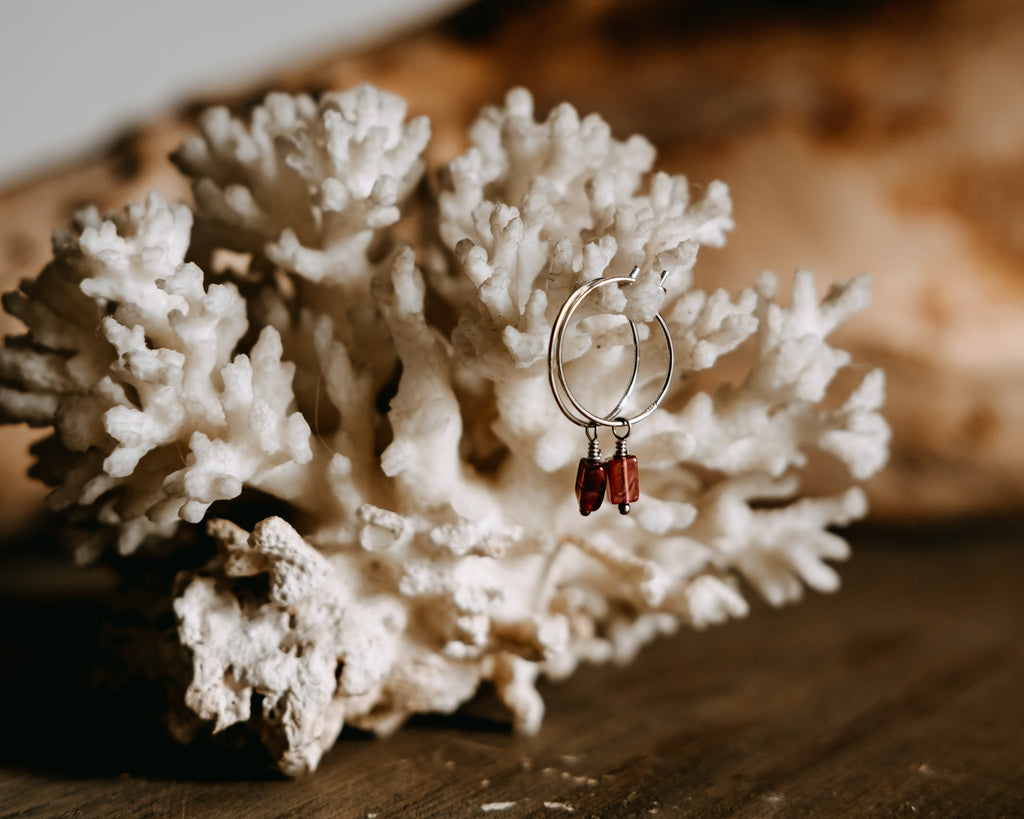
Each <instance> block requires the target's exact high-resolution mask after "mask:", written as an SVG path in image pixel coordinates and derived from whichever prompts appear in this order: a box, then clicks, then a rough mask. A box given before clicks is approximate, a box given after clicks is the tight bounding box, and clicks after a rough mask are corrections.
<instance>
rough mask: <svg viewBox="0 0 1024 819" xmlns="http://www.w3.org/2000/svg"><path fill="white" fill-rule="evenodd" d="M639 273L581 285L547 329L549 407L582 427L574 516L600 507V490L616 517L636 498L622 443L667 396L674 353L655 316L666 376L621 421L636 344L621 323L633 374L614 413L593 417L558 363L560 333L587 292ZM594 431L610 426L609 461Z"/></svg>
mask: <svg viewBox="0 0 1024 819" xmlns="http://www.w3.org/2000/svg"><path fill="white" fill-rule="evenodd" d="M639 273H640V268H639V267H634V268H633V270H632V271H631V272H630V274H629V275H628V276H611V277H609V278H604V279H592V280H590V281H588V282H584V283H583V284H582V285H580V286H579V287H578V288H577V289H576V290H575V291H574V292H573V293H572V294H571V295H570V296H569V298H568V299H566V300H565V303H564V304H563V305H562V308H561V309H560V310H559V312H558V316H557V317H556V318H555V322H554V324H553V325H552V327H551V338H550V341H549V344H548V382H549V384H550V385H551V394H552V395H553V396H554V397H555V403H557V404H558V408H559V409H560V410H561V411H562V414H563V415H564V416H565V417H566V418H568V419H569V420H570V421H572V422H573V423H574V424H576V425H577V426H581V427H584V428H585V429H586V432H587V441H588V449H587V456H586V457H585V458H581V459H580V463H579V468H578V469H577V472H576V500H577V502H578V503H579V509H580V514H581V515H584V516H586V515H589V514H590V513H591V512H593V511H596V510H597V509H598V508H599V507H600V506H601V502H602V501H603V499H604V494H605V488H607V489H608V495H609V498H610V500H611V502H612V503H615V504H616V505H618V507H619V512H620V513H621V514H623V515H625V514H628V513H629V510H630V504H631V503H634V502H636V501H637V500H638V499H639V497H640V480H639V471H638V468H637V459H636V456H635V455H630V454H629V452H628V451H627V445H626V440H627V439H628V438H629V434H630V432H631V431H632V427H633V424H635V423H637V422H639V421H642V420H644V419H645V418H647V416H649V415H650V414H651V413H652V412H654V410H656V409H657V408H658V406H659V405H660V404H661V402H662V401H663V400H664V398H665V396H666V395H667V394H668V391H669V388H670V387H671V386H672V376H673V374H674V372H675V349H674V348H673V346H672V336H671V334H670V333H669V330H668V325H667V324H666V323H665V320H664V319H663V318H662V317H661V314H660V313H658V314H656V315H655V319H656V320H657V322H658V325H659V326H660V327H661V331H662V333H663V334H664V336H665V345H666V348H667V350H668V372H667V373H666V376H665V382H664V383H663V384H662V387H661V390H660V392H659V393H658V395H657V397H656V398H655V399H654V401H652V402H651V403H650V404H648V405H647V407H645V408H644V409H643V410H642V411H640V412H638V413H637V414H636V415H633V416H631V417H626V416H625V415H623V414H622V411H623V408H624V407H625V406H626V404H627V403H628V402H629V399H630V398H631V397H632V394H633V390H634V388H635V387H636V382H637V377H638V373H639V366H640V342H639V336H638V335H637V330H636V325H635V324H634V323H633V322H632V321H629V320H628V319H627V321H629V326H630V330H631V332H632V336H633V345H634V359H633V374H632V377H631V378H630V382H629V384H628V385H627V387H626V390H625V392H624V393H623V395H622V398H621V399H619V403H618V404H617V405H616V406H615V408H614V409H613V410H612V411H611V412H609V413H608V414H607V415H597V414H595V413H592V412H591V411H590V410H588V409H587V408H586V407H584V406H583V405H582V404H581V403H580V402H579V400H578V399H577V398H576V396H575V395H574V394H573V391H572V389H571V388H570V387H569V383H568V381H567V380H566V377H565V366H564V362H563V360H562V345H563V342H564V341H565V331H566V329H567V328H568V326H569V320H570V319H571V318H572V315H573V313H575V312H576V310H577V309H578V308H579V307H580V305H581V304H582V303H583V301H584V300H585V299H586V298H587V297H588V296H590V295H591V294H592V293H593V292H595V291H596V290H598V289H599V288H601V287H606V286H608V285H612V284H633V283H635V282H636V279H637V276H638V275H639ZM667 276H668V273H667V272H663V273H662V275H661V281H660V282H659V284H660V286H661V287H662V289H664V284H665V279H666V278H667ZM599 426H607V427H611V428H612V435H613V436H614V437H615V457H614V458H612V459H611V460H610V461H603V460H602V459H601V446H600V444H599V443H598V440H597V430H598V427H599ZM622 427H624V428H625V432H623V433H622V434H621V435H620V434H619V433H618V432H617V430H618V429H620V428H622Z"/></svg>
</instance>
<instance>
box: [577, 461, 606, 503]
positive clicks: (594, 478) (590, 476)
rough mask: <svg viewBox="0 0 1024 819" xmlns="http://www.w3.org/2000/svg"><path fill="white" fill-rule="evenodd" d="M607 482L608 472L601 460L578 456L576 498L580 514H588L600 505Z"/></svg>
mask: <svg viewBox="0 0 1024 819" xmlns="http://www.w3.org/2000/svg"><path fill="white" fill-rule="evenodd" d="M607 484H608V472H607V471H606V470H605V465H604V462H603V461H595V460H594V459H593V458H580V466H579V469H577V470H576V500H577V501H579V504H580V514H581V515H584V516H586V515H589V514H590V513H591V512H593V511H595V510H597V509H599V508H600V507H601V501H603V500H604V489H605V486H607Z"/></svg>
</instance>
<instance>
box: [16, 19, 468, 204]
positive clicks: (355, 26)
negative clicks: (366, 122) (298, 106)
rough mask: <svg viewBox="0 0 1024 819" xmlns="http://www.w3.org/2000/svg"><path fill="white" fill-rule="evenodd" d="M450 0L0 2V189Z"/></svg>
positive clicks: (391, 28)
mask: <svg viewBox="0 0 1024 819" xmlns="http://www.w3.org/2000/svg"><path fill="white" fill-rule="evenodd" d="M459 4H460V0H369V1H368V2H367V1H366V0H363V2H359V1H358V0H274V1H271V0H250V2H241V1H240V0H169V1H168V0H164V2H152V1H151V0H145V1H143V0H135V1H134V2H132V0H0V185H2V184H10V183H15V182H17V180H18V179H19V178H21V177H24V176H28V175H30V174H32V173H33V172H36V171H38V170H39V169H41V168H42V167H44V166H45V165H46V164H48V163H51V162H54V161H59V160H60V159H61V158H65V157H73V156H74V155H75V154H77V153H80V152H81V151H83V150H86V149H88V148H90V147H92V146H94V145H95V144H97V143H99V142H101V141H102V140H103V139H105V138H108V137H111V136H113V135H115V134H117V133H118V132H119V131H121V130H122V129H123V128H124V127H125V126H126V125H127V124H130V123H131V122H132V121H134V120H137V119H140V118H144V117H146V116H147V115H149V114H152V113H153V112H156V111H159V110H160V109H162V108H165V107H166V106H168V105H170V104H173V103H175V102H177V101H179V100H183V99H186V98H188V96H189V95H190V93H193V92H196V91H200V90H205V91H210V90H216V89H217V88H219V87H228V86H230V85H232V84H233V83H238V82H241V81H244V80H246V79H258V78H260V77H263V76H268V75H270V74H272V73H273V72H274V70H275V69H276V68H279V67H280V66H282V65H285V64H286V63H287V62H288V61H289V60H294V59H297V58H301V57H302V56H303V55H306V56H310V57H315V56H317V55H318V54H319V53H324V52H326V51H328V50H330V49H332V48H337V47H339V46H341V47H344V46H347V45H355V44H357V43H360V42H365V41H368V40H373V39H375V38H380V37H384V36H385V35H387V34H389V33H391V32H393V31H396V30H400V29H402V28H406V27H409V26H412V25H415V24H417V23H420V22H424V21H426V20H428V19H430V18H432V17H435V16H439V15H441V14H443V13H444V12H445V11H447V10H449V9H451V8H453V7H455V6H457V5H459Z"/></svg>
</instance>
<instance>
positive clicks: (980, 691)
mask: <svg viewBox="0 0 1024 819" xmlns="http://www.w3.org/2000/svg"><path fill="white" fill-rule="evenodd" d="M1022 44H1024V4H1021V3H1019V2H1017V1H1016V0H944V1H943V0H935V2H923V0H906V1H905V2H898V3H896V2H893V3H884V2H878V1H877V0H860V2H855V0H842V1H841V2H834V3H828V4H826V3H819V2H807V0H803V1H801V0H774V2H758V0H721V1H720V2H715V1H714V0H678V1H677V2H666V0H637V2H632V3H621V2H614V0H552V1H551V2H539V0H493V1H492V2H488V1H487V0H484V2H478V3H476V4H474V5H472V6H469V7H467V8H466V9H465V10H464V11H462V12H460V13H459V14H457V15H455V16H454V17H452V18H450V19H448V20H447V21H445V22H443V23H441V24H439V25H435V26H432V27H428V28H423V29H419V30H416V31H411V32H408V33H407V34H405V35H402V36H398V37H395V38H394V39H392V40H390V41H387V42H384V43H379V44H376V45H373V46H370V47H367V48H366V49H365V50H363V51H361V52H356V53H352V52H348V53H343V54H336V55H326V56H321V57H320V58H318V59H315V60H310V62H309V63H308V64H305V65H296V66H294V68H293V70H291V71H289V72H287V73H285V74H282V75H281V76H275V77H269V78H263V79H262V80H259V81H255V80H254V82H253V83H252V85H251V86H250V87H246V88H239V89H235V90H232V91H228V92H225V91H218V92H216V93H214V92H211V93H210V94H209V95H208V97H207V98H205V99H201V100H196V101H195V102H194V104H192V105H189V106H186V107H184V108H182V109H181V110H175V111H168V112H167V113H166V115H164V116H163V117H159V118H155V119H153V120H152V121H148V122H144V123H142V124H140V125H139V127H138V128H137V129H135V130H133V131H132V132H131V133H126V134H125V135H124V136H123V138H122V139H121V140H119V141H118V142H117V143H116V144H113V145H110V146H108V147H107V148H106V149H105V150H102V151H97V152H92V153H84V154H82V155H81V156H78V157H69V158H68V159H67V161H66V162H65V163H63V164H61V165H59V166H55V167H53V168H52V170H51V171H50V172H48V173H45V174H43V175H40V176H36V177H33V178H28V179H25V180H23V181H22V182H21V183H19V184H17V185H12V186H10V187H8V188H7V189H6V190H0V285H2V287H3V289H8V288H10V287H12V286H14V284H15V283H16V281H17V280H18V279H20V278H22V277H26V276H34V275H35V274H36V273H37V272H38V271H39V270H40V269H41V267H42V265H43V264H44V263H45V262H46V260H47V258H48V256H49V248H48V235H49V232H50V231H51V230H52V229H53V228H55V227H58V226H61V225H63V224H65V223H66V222H67V220H68V218H69V216H70V214H71V213H72V211H73V210H74V209H76V208H78V207H80V206H81V205H83V204H86V203H95V204H97V205H98V206H99V207H101V208H121V207H122V206H123V205H124V204H125V203H126V202H128V201H135V200H139V199H141V198H142V197H144V196H145V194H146V192H147V191H148V190H150V189H153V188H156V189H159V190H160V191H162V192H163V193H164V194H165V195H166V196H168V197H169V198H186V197H188V195H189V194H188V191H187V189H186V186H185V185H184V184H183V181H182V180H181V178H180V177H179V175H178V174H177V172H176V171H175V170H174V169H173V168H172V166H171V165H170V163H169V162H168V160H167V154H168V153H169V152H170V151H171V150H172V149H173V148H175V147H176V146H177V145H178V143H179V142H180V141H181V139H182V138H183V137H184V135H185V134H187V133H188V132H189V131H190V129H191V128H192V123H193V121H194V117H195V115H196V113H197V112H198V111H199V110H200V109H201V108H202V107H203V106H205V105H207V104H211V103H220V102H224V103H227V104H229V105H231V106H233V107H235V108H236V109H238V110H244V109H245V108H246V107H247V106H249V105H251V104H252V103H253V102H256V101H258V100H259V99H261V98H262V96H263V94H264V93H265V92H266V91H267V90H270V89H273V88H281V89H287V90H293V91H296V90H308V91H314V92H315V91H318V90H323V89H329V88H343V87H348V86H351V85H353V84H354V83H357V82H361V81H370V82H373V83H376V84H378V85H380V86H382V87H384V88H387V89H389V90H392V91H395V92H397V93H400V94H402V95H404V96H405V97H406V98H407V99H408V100H409V103H410V108H411V113H413V114H420V113H425V114H428V115H430V116H431V118H432V120H433V127H434V133H435V138H434V140H433V142H432V145H431V148H430V159H431V161H432V162H433V163H434V165H435V166H436V165H437V164H439V163H441V162H444V161H446V160H448V159H450V158H451V157H452V156H454V155H455V154H456V153H457V152H459V151H460V150H462V148H463V147H464V142H463V140H464V137H463V134H464V131H465V127H466V126H467V125H468V124H469V123H470V122H471V120H472V119H473V117H474V116H475V114H476V112H477V110H478V109H479V107H480V106H482V105H484V104H488V103H496V102H500V101H501V99H502V98H503V96H504V94H505V92H506V90H507V89H508V88H509V87H511V86H513V85H523V86H526V87H528V88H530V89H531V90H532V91H533V93H534V95H535V97H536V100H537V106H538V111H539V112H540V113H542V114H543V113H545V112H546V111H547V110H548V109H549V108H550V107H551V106H552V105H554V104H556V103H558V102H561V101H563V100H567V101H569V102H571V103H573V104H574V105H575V106H577V108H578V109H579V110H580V111H581V112H582V113H589V112H598V113H600V114H601V115H602V116H604V117H605V118H606V119H607V120H609V121H610V123H611V125H612V127H613V129H614V131H615V133H616V135H618V136H620V137H623V138H624V137H626V136H627V135H629V134H631V133H642V134H644V135H646V136H647V137H649V138H650V139H651V140H652V141H653V142H654V143H655V145H656V147H657V148H658V150H659V154H660V156H659V161H658V166H659V167H660V168H662V169H664V170H668V171H671V172H675V173H685V174H687V175H688V176H689V177H690V178H691V180H692V181H693V182H694V183H695V184H697V185H702V184H706V183H707V182H708V181H710V180H712V179H716V178H717V179H722V180H724V181H726V182H727V183H728V184H729V185H730V187H731V189H732V192H733V196H734V200H735V217H736V222H737V228H736V230H735V231H734V232H733V234H732V236H731V239H730V242H729V245H728V246H727V247H726V248H725V249H723V250H708V249H705V250H702V252H701V256H700V258H699V260H698V264H697V283H698V285H699V286H702V287H707V288H713V287H718V286H723V287H727V288H730V289H737V288H739V287H742V286H746V285H748V284H749V283H750V282H751V281H752V280H753V278H754V276H755V275H756V274H757V273H758V272H759V271H760V270H761V269H764V268H770V269H774V270H775V271H776V272H778V273H780V274H781V275H782V276H783V278H785V277H786V276H787V275H788V274H789V273H790V272H791V271H792V270H793V269H795V268H796V267H800V266H805V267H809V268H812V269H814V270H815V271H816V272H817V273H818V274H819V276H820V277H821V279H822V285H823V286H824V282H826V281H829V280H833V279H839V278H847V277H850V276H852V275H855V274H857V273H859V272H860V271H862V270H868V271H870V272H872V273H873V274H874V276H875V283H876V296H875V300H874V304H873V306H872V307H871V309H870V311H869V312H868V313H867V314H865V315H862V316H859V317H856V318H855V319H853V320H852V321H851V322H849V324H848V325H847V326H846V327H845V328H844V329H843V330H842V334H841V341H842V344H843V345H845V346H847V347H849V348H850V349H852V350H853V352H854V354H855V356H856V358H857V359H858V360H859V361H860V362H862V363H863V364H864V365H882V366H884V367H885V368H886V370H887V371H888V375H889V396H890V397H889V401H888V406H887V410H886V412H887V416H888V417H889V419H890V421H891V423H892V425H893V429H894V438H893V457H892V462H891V465H890V467H889V468H888V469H887V470H886V471H885V472H884V473H883V474H882V475H881V476H879V477H878V478H877V479H876V480H874V481H873V482H872V483H871V485H870V492H871V495H872V502H873V514H874V515H875V516H876V517H877V518H878V519H880V520H885V521H899V522H903V523H906V522H909V521H915V520H916V521H932V522H933V523H934V522H940V521H948V519H949V518H951V517H955V516H969V517H971V518H977V517H978V516H982V515H1004V514H1007V513H1009V514H1013V513H1018V514H1019V512H1020V510H1021V508H1022V501H1024V468H1022V466H1024V440H1022V438H1024V429H1022V425H1021V423H1020V422H1021V420H1022V419H1024V275H1022V270H1024V48H1022ZM4 322H5V323H4ZM0 327H2V328H3V329H4V331H5V332H16V331H17V328H16V326H15V325H14V323H13V322H12V321H10V320H9V319H8V318H7V317H6V316H5V317H3V318H2V319H0ZM31 435H32V434H31V433H29V432H27V431H26V430H24V429H20V428H15V427H5V428H0V453H2V457H0V481H3V490H2V491H0V530H7V531H9V530H10V529H11V528H13V527H15V526H17V525H20V524H21V523H23V522H25V521H26V520H27V519H28V517H29V516H31V515H32V514H33V512H34V511H35V510H37V509H38V504H39V501H40V499H41V497H42V490H41V489H40V488H39V487H36V486H35V485H33V484H32V483H30V482H29V481H28V480H27V479H25V478H24V470H25V468H26V466H27V463H28V458H27V453H26V443H27V440H28V439H29V438H30V437H31ZM943 528H947V527H945V526H942V527H939V528H932V529H928V530H925V531H921V532H916V533H913V532H908V531H907V530H896V531H893V530H890V531H889V533H888V534H882V533H879V531H877V530H864V529H861V530H860V531H859V532H855V533H854V536H853V541H854V546H855V549H854V559H853V561H852V563H851V565H849V566H847V567H844V569H843V578H844V589H843V590H842V591H841V592H839V594H838V595H836V596H826V597H820V596H815V597H814V599H811V600H809V601H807V602H806V603H804V604H801V605H800V606H795V607H790V608H787V609H784V610H782V611H778V612H773V611H766V610H764V608H763V607H759V608H758V609H756V610H755V612H754V613H753V614H752V615H751V617H750V618H748V619H747V620H745V621H743V622H740V623H733V624H729V625H727V626H723V627H721V628H718V629H714V630H712V631H710V632H708V633H706V634H694V633H690V632H687V633H685V634H681V635H679V636H677V637H675V638H672V639H670V640H664V641H662V642H660V643H659V644H658V646H657V647H656V648H653V649H651V650H648V651H646V652H644V653H643V654H642V655H641V657H640V658H639V660H638V661H637V663H635V664H633V665H631V666H629V667H626V668H614V667H605V668H600V669H589V668H587V669H581V670H580V672H579V673H578V674H577V675H576V676H574V677H573V678H572V680H571V681H569V682H567V683H564V684H561V685H557V686H551V685H548V686H545V688H544V695H545V699H546V701H547V704H548V709H549V713H548V717H547V721H546V722H545V726H544V729H543V730H542V732H541V734H540V735H538V736H537V737H533V738H526V737H515V736H513V735H511V734H510V733H509V732H508V730H507V726H505V725H504V723H503V722H501V720H500V719H497V720H496V719H495V718H494V716H493V714H492V713H491V712H489V711H488V710H487V707H486V703H483V704H481V703H479V702H478V703H475V704H474V705H472V706H471V707H470V708H469V709H468V711H466V712H463V713H462V714H461V715H458V716H456V717H453V718H445V719H437V718H432V717H427V718H424V719H422V720H416V721H414V723H413V724H412V725H411V726H409V727H407V728H405V729H403V730H402V731H400V732H399V733H398V734H397V735H396V736H395V737H394V738H393V739H391V740H387V741H382V742H376V741H368V740H367V739H366V738H364V737H359V736H354V737H353V736H351V735H350V733H346V735H345V737H347V739H346V738H343V739H342V741H341V742H340V743H339V746H338V747H337V748H335V749H334V750H332V751H331V752H330V753H329V754H328V755H327V756H326V757H325V760H324V763H323V765H322V768H321V770H320V772H319V773H318V774H316V775H315V776H314V777H311V778H309V779H305V780H299V781H295V782H282V781H279V780H276V779H273V778H270V779H262V778H260V777H255V775H254V773H253V770H254V769H253V767H252V760H251V759H242V760H237V759H234V758H232V757H226V756H225V755H224V754H223V753H222V752H221V751H213V752H212V753H211V751H210V749H203V748H198V749H196V748H190V749H178V748H175V747H172V744H171V743H170V741H169V740H168V739H167V738H166V736H165V734H164V732H163V731H162V729H160V728H158V727H154V726H153V725H152V724H151V722H150V718H151V717H152V713H151V711H146V710H143V711H142V712H139V711H138V710H133V709H132V705H131V704H130V703H127V702H125V701H124V700H122V699H115V700H109V699H107V698H105V697H104V696H103V695H101V694H100V693H98V692H97V691H96V690H95V689H94V688H93V686H92V682H91V680H90V677H89V667H90V664H91V662H92V661H93V659H94V655H95V650H96V649H95V639H96V631H97V629H98V627H99V624H100V622H101V621H102V619H103V608H104V601H105V600H106V598H107V597H108V596H109V595H110V593H111V591H112V584H113V582H114V581H113V579H112V578H111V577H109V576H108V575H105V574H103V573H102V571H100V570H93V571H92V572H83V571H79V570H73V569H71V568H70V567H68V566H67V565H66V564H64V563H61V562H58V561H57V560H56V559H55V558H53V557H49V558H47V557H46V556H45V554H43V556H42V557H40V555H41V553H45V550H41V549H39V546H40V544H45V543H48V542H50V541H52V535H46V534H44V533H37V532H33V533H31V534H29V535H28V536H26V537H22V538H20V539H18V540H12V539H10V538H4V539H3V540H2V542H0V546H2V547H3V548H2V549H0V556H2V557H3V562H2V565H0V611H2V613H3V617H0V623H2V624H3V626H2V627H0V656H2V657H3V658H4V660H3V661H2V662H0V700H2V701H3V702H5V703H7V704H8V710H7V711H6V712H5V723H4V728H3V730H2V731H0V815H7V816H13V815H17V816H24V817H29V816H31V817H50V816H65V815H81V816H103V817H116V816H123V817H129V816H140V815H147V816H176V817H177V816H218V817H220V816H243V815H244V816H315V817H320V816H324V817H327V816H332V817H333V816H339V815H341V816H371V815H373V816H379V817H381V819H384V817H392V816H402V817H406V816H408V817H428V816H445V817H459V816H480V815H498V816H509V817H513V816H516V817H518V816H555V815H560V814H561V813H567V812H568V810H569V809H572V810H573V811H574V812H575V813H576V815H581V816H598V817H624V818H625V817H636V816H648V815H650V816H654V815H658V814H661V815H664V816H679V815H686V816H744V817H746V816H749V817H763V816H780V817H787V816H816V817H822V816H824V817H830V816H835V817H847V816H884V817H890V816H893V817H895V816H911V815H914V816H935V817H944V818H945V817H959V816H963V817H968V816H970V817H975V816H1021V815H1024V778H1022V777H1024V773H1022V771H1024V769H1022V767H1021V760H1022V759H1024V712H1022V709H1021V706H1020V681H1021V679H1022V674H1024V648H1022V646H1024V643H1022V641H1021V640H1020V623H1021V618H1022V616H1024V611H1022V601H1024V597H1022V596H1021V594H1020V589H1019V587H1020V576H1021V574H1022V571H1024V550H1021V549H1020V548H1019V547H1020V539H1021V530H1020V526H1019V524H999V525H986V526H983V527H978V526H968V527H966V528H961V529H958V530H956V531H952V532H948V531H946V532H941V531H940V529H943ZM97 572H98V574H97ZM481 708H482V709H483V710H482V711H481V710H480V709H481ZM254 777H255V781H254ZM499 803H509V804H508V805H507V806H506V809H505V810H503V811H500V812H497V813H488V812H485V810H484V808H485V806H487V805H490V806H494V805H496V804H499Z"/></svg>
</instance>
